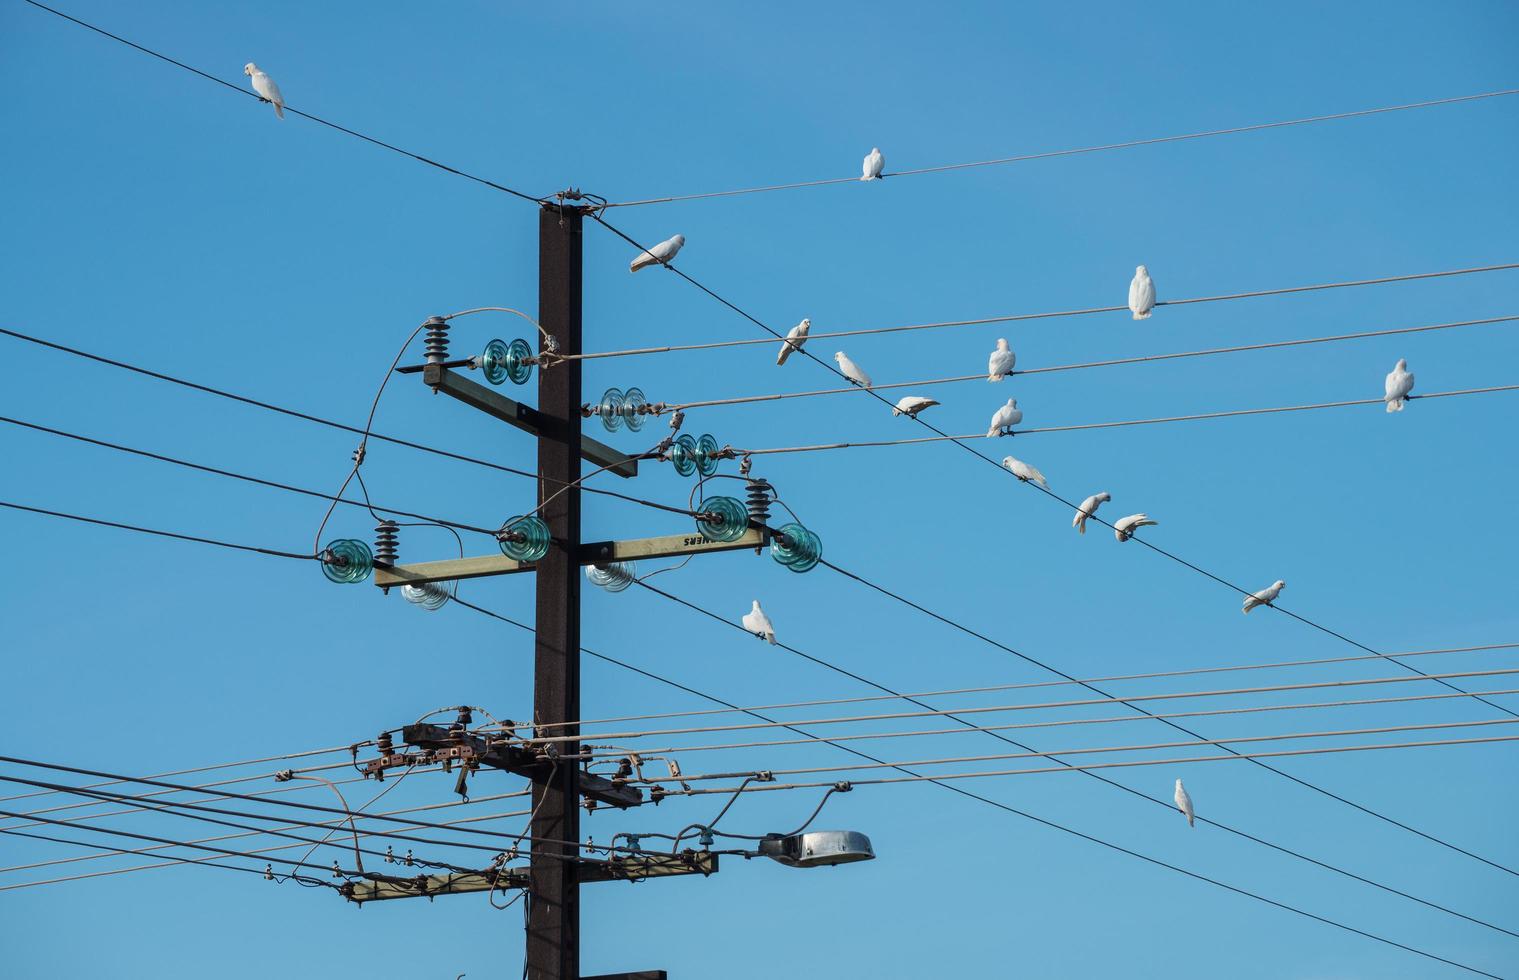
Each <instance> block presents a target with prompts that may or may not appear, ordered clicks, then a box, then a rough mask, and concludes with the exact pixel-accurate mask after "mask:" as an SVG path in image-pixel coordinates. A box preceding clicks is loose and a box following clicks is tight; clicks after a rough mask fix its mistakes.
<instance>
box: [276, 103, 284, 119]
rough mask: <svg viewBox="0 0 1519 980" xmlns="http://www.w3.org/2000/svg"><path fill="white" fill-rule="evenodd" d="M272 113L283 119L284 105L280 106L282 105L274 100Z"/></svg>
mask: <svg viewBox="0 0 1519 980" xmlns="http://www.w3.org/2000/svg"><path fill="white" fill-rule="evenodd" d="M274 114H275V115H276V116H278V117H279V118H281V119H284V118H285V107H284V106H282V105H280V104H279V103H278V102H276V103H275V104H274Z"/></svg>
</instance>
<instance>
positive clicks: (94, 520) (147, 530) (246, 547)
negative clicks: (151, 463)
mask: <svg viewBox="0 0 1519 980" xmlns="http://www.w3.org/2000/svg"><path fill="white" fill-rule="evenodd" d="M28 2H30V0H28ZM0 507H7V508H9V509H11V510H19V511H25V512H27V513H29V514H42V515H43V516H46V517H61V518H64V519H65V520H70V521H79V522H81V523H84V524H95V525H98V526H100V527H114V528H117V529H119V530H122V531H136V532H137V533H139V534H152V535H155V536H157V537H160V538H174V539H175V540H178V541H192V542H194V543H196V544H210V545H215V546H216V547H218V548H230V549H232V550H234V551H251V552H254V553H255V554H260V555H271V556H273V557H275V558H298V559H301V560H303V561H317V560H318V557H317V556H316V555H307V554H300V553H298V552H294V551H279V550H277V549H274V548H257V547H254V546H253V545H250V544H234V543H232V542H230V541H218V540H217V539H215V538H203V537H199V536H197V535H194V534H180V533H178V532H176V531H161V530H158V529H156V528H151V527H140V526H138V525H136V524H122V523H119V522H117V521H107V520H102V519H100V518H98V517H83V516H81V515H79V514H67V513H64V512H63V511H59V510H46V509H44V508H41V507H28V506H27V505H25V504H17V503H12V502H10V501H7V500H0Z"/></svg>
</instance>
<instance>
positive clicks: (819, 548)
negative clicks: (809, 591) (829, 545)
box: [770, 522, 823, 572]
mask: <svg viewBox="0 0 1519 980" xmlns="http://www.w3.org/2000/svg"><path fill="white" fill-rule="evenodd" d="M770 557H771V558H774V559H775V560H776V561H777V562H779V563H780V564H782V565H784V566H786V567H787V568H789V569H791V570H792V571H793V572H809V571H811V570H812V569H813V568H815V567H816V566H817V563H818V562H820V561H822V560H823V541H822V539H821V538H819V537H818V536H817V535H816V534H813V533H812V532H811V531H809V530H807V529H806V528H805V527H803V526H802V525H800V524H797V523H795V522H792V523H790V524H787V525H785V526H784V527H782V528H780V530H778V531H776V532H775V535H774V537H772V538H771V539H770Z"/></svg>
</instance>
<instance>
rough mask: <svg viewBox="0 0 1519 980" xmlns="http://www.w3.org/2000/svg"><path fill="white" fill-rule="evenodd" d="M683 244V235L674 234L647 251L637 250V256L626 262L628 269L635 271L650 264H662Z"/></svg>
mask: <svg viewBox="0 0 1519 980" xmlns="http://www.w3.org/2000/svg"><path fill="white" fill-rule="evenodd" d="M685 244H686V236H685V235H675V236H673V237H670V238H666V239H665V240H664V241H662V242H660V243H659V244H658V245H655V246H654V247H653V248H651V249H649V250H648V251H647V252H639V253H638V258H636V259H634V260H633V261H632V262H629V263H628V271H629V272H637V271H638V270H639V269H646V268H648V267H649V266H651V265H664V264H665V263H666V262H668V261H670V260H671V259H673V258H675V253H676V252H679V251H680V249H681V246H683V245H685Z"/></svg>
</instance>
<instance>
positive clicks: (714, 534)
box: [696, 497, 749, 541]
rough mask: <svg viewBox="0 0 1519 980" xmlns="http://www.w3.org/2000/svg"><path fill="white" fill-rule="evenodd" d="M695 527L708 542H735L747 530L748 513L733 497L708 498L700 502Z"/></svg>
mask: <svg viewBox="0 0 1519 980" xmlns="http://www.w3.org/2000/svg"><path fill="white" fill-rule="evenodd" d="M700 509H701V512H702V513H703V514H705V515H707V516H705V517H698V518H697V519H696V526H697V528H698V529H700V530H701V536H702V537H704V538H706V539H707V540H708V541H737V540H738V539H739V538H741V537H743V536H744V532H745V531H747V530H749V512H748V511H747V510H745V509H744V505H743V504H742V503H740V502H739V501H738V500H737V498H734V497H708V498H707V499H706V500H703V501H702V502H701V508H700Z"/></svg>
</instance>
